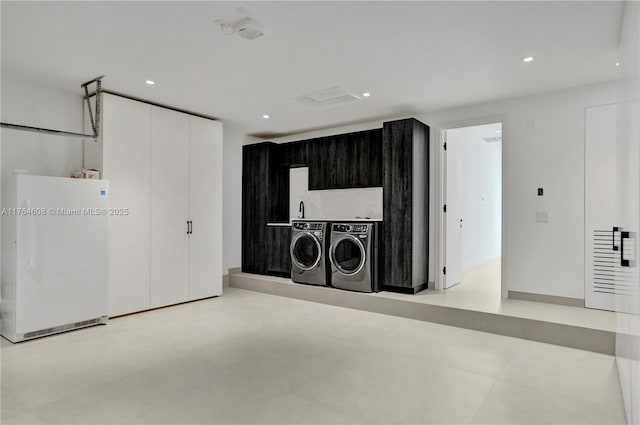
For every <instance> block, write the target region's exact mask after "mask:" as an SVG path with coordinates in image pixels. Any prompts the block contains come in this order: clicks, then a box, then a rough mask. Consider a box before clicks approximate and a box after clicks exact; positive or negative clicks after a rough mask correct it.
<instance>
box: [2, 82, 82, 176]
mask: <svg viewBox="0 0 640 425" xmlns="http://www.w3.org/2000/svg"><path fill="white" fill-rule="evenodd" d="M1 87H2V95H1V98H0V101H1V102H2V116H1V120H2V122H7V123H11V124H22V125H28V126H32V127H43V128H50V129H55V130H64V131H72V132H77V133H82V132H83V104H82V95H81V94H80V93H81V92H80V87H78V89H77V91H73V92H71V91H61V90H56V89H53V88H50V87H46V86H41V85H39V84H36V83H31V82H26V81H21V80H19V79H15V78H9V77H8V76H6V75H2V81H1ZM0 140H1V142H2V143H1V149H2V153H1V155H0V156H1V157H2V166H1V168H2V175H7V174H9V173H11V171H12V170H13V169H16V168H23V169H24V168H26V169H28V170H29V172H30V173H31V174H39V175H46V176H68V175H69V173H70V172H71V171H72V170H74V169H77V168H81V167H82V139H78V138H70V137H61V136H52V135H44V134H37V133H32V132H25V131H16V130H10V129H2V132H1V133H0Z"/></svg>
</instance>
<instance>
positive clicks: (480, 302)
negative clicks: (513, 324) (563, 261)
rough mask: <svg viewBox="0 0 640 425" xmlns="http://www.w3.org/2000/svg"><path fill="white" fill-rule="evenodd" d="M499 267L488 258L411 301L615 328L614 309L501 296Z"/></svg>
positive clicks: (385, 294) (402, 296) (394, 295)
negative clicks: (458, 278) (442, 288)
mask: <svg viewBox="0 0 640 425" xmlns="http://www.w3.org/2000/svg"><path fill="white" fill-rule="evenodd" d="M500 267H501V263H500V259H496V260H492V261H489V262H487V263H484V264H481V265H479V266H477V267H475V268H473V269H470V270H468V271H466V272H465V273H464V274H463V275H462V281H461V282H460V283H458V284H457V285H455V286H452V287H451V288H449V289H447V290H445V291H433V290H426V291H422V292H420V293H419V294H416V295H411V296H410V297H411V300H412V301H414V302H421V303H427V304H435V305H442V306H447V307H457V308H462V309H467V310H476V311H483V312H487V313H496V314H504V315H509V316H514V317H523V318H527V319H534V320H545V321H550V322H555V323H564V324H567V325H572V326H581V327H585V328H590V329H601V330H605V331H610V332H615V331H616V315H615V313H613V312H611V311H603V310H594V309H588V308H584V307H572V306H566V305H558V304H549V303H543V302H535V301H524V300H516V299H505V298H501V296H500V289H501V288H500ZM377 295H379V296H382V297H387V298H396V299H407V295H405V294H398V293H394V292H380V293H379V294H377Z"/></svg>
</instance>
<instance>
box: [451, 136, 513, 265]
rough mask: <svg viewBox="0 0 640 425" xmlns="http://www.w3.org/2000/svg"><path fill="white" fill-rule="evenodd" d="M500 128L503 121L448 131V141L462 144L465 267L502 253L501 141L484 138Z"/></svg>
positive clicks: (463, 253) (463, 256)
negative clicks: (489, 141)
mask: <svg viewBox="0 0 640 425" xmlns="http://www.w3.org/2000/svg"><path fill="white" fill-rule="evenodd" d="M501 128H502V126H501V125H500V124H490V125H483V126H470V127H462V128H457V129H453V130H449V131H447V143H448V144H449V145H452V144H454V143H457V144H460V145H461V147H462V149H461V150H460V152H461V153H462V158H461V159H462V187H461V188H460V190H462V193H463V194H462V218H463V219H464V223H463V231H462V270H463V271H464V270H468V269H470V268H472V267H475V266H478V265H480V264H482V263H484V262H487V261H489V260H492V259H495V258H496V257H499V256H500V253H501V252H500V251H501V246H502V211H501V210H502V143H501V142H492V143H487V142H486V141H485V140H484V137H488V136H490V137H496V136H498V137H500V136H501V135H500V134H498V133H496V131H497V130H501ZM496 129H497V130H496ZM454 190H455V189H454Z"/></svg>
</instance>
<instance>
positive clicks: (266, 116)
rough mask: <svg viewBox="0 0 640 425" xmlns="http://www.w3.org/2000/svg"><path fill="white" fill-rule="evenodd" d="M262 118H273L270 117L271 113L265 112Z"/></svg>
mask: <svg viewBox="0 0 640 425" xmlns="http://www.w3.org/2000/svg"><path fill="white" fill-rule="evenodd" d="M262 118H263V119H265V120H268V119H269V118H271V117H270V116H269V115H267V114H264V115H263V116H262Z"/></svg>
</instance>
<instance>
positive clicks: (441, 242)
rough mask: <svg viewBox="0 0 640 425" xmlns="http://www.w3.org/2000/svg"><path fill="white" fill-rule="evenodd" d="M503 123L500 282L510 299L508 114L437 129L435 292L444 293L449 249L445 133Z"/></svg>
mask: <svg viewBox="0 0 640 425" xmlns="http://www.w3.org/2000/svg"><path fill="white" fill-rule="evenodd" d="M497 122H499V123H502V219H501V222H502V244H501V251H502V252H501V255H502V261H501V266H500V267H501V270H500V280H501V294H502V298H508V294H509V287H508V282H509V280H508V277H509V274H508V270H509V250H508V249H507V240H508V238H507V233H508V230H507V229H508V226H507V224H508V223H507V203H506V202H505V198H506V196H505V195H506V194H507V193H508V191H507V189H508V184H509V179H508V178H507V177H508V175H509V164H508V161H507V158H508V157H509V156H508V150H509V143H505V141H507V140H508V137H509V126H508V116H507V115H499V116H491V117H485V118H477V119H470V120H464V121H454V122H446V123H443V124H437V125H435V126H434V133H433V134H432V136H434V137H433V139H434V140H436V141H437V144H436V147H435V148H436V149H437V154H436V155H434V157H435V159H436V161H435V164H434V165H435V176H434V177H435V180H436V181H435V185H434V186H435V191H436V193H435V200H436V207H435V209H436V211H438V214H436V215H435V220H436V222H435V230H436V232H435V233H436V247H435V248H436V249H435V258H434V263H435V265H436V273H435V280H436V281H435V289H436V290H438V291H442V290H444V274H443V273H442V270H443V268H444V266H445V265H444V257H445V249H446V245H445V244H446V240H445V235H446V229H445V225H446V221H445V216H444V214H445V213H444V211H443V210H442V206H443V205H444V201H445V196H446V191H445V182H446V178H445V177H446V176H445V174H444V173H445V172H446V168H445V154H444V147H443V144H444V134H445V131H447V130H452V129H454V128H460V127H472V126H476V125H485V124H494V123H497Z"/></svg>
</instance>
